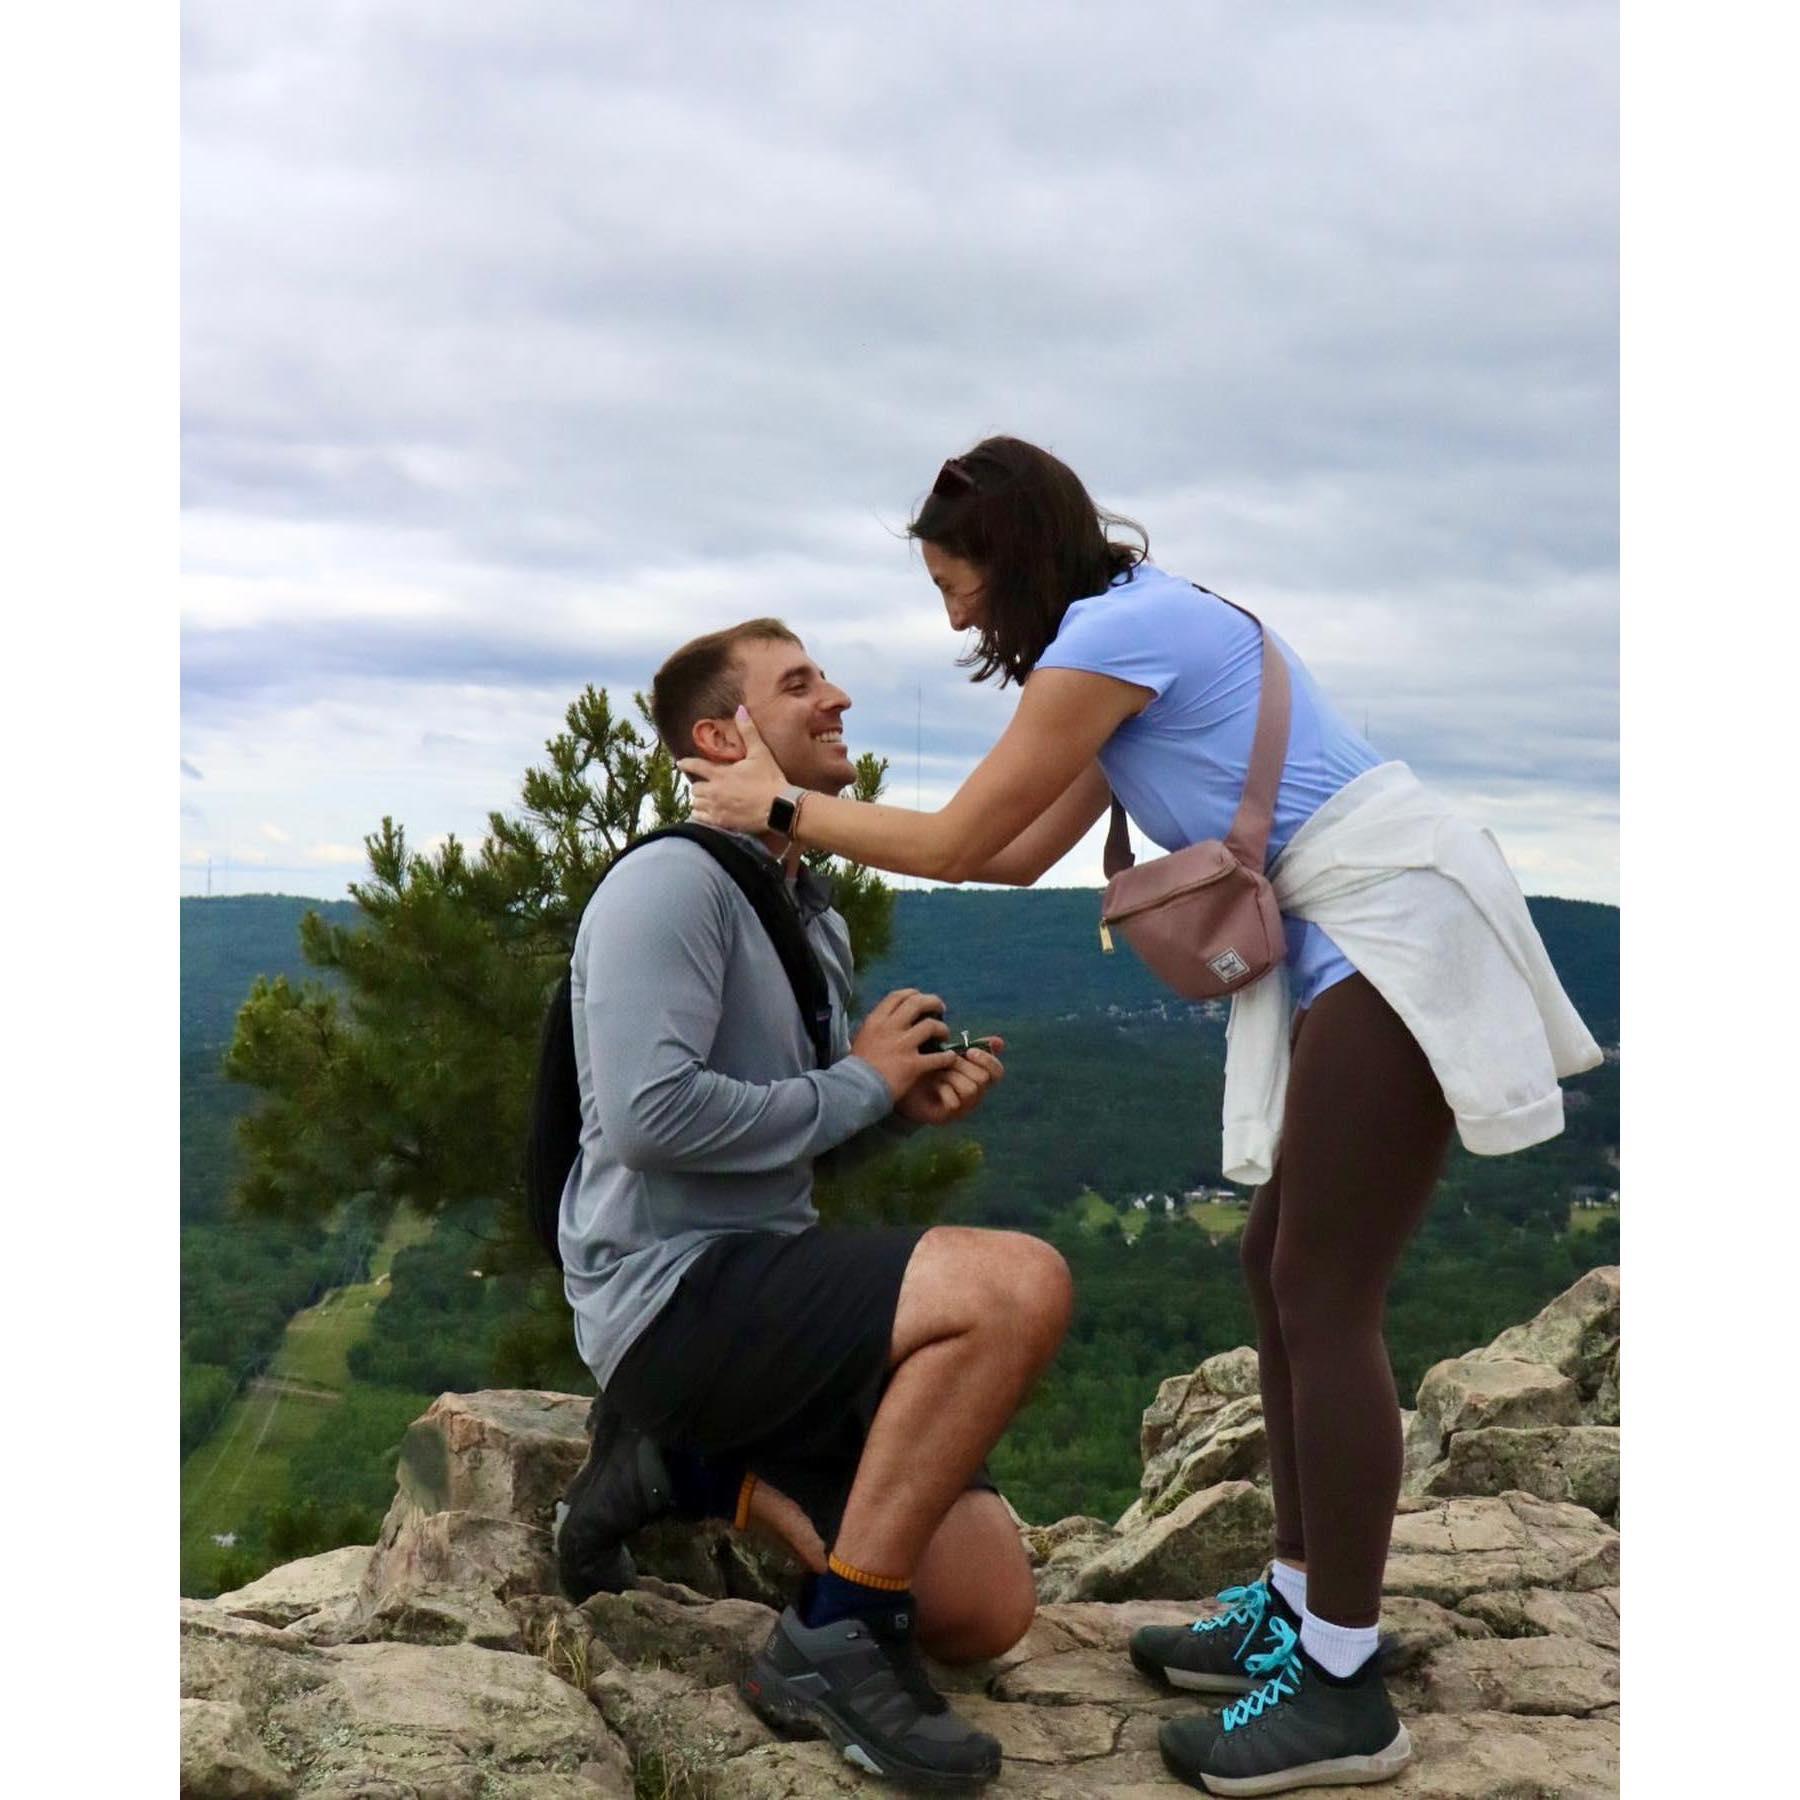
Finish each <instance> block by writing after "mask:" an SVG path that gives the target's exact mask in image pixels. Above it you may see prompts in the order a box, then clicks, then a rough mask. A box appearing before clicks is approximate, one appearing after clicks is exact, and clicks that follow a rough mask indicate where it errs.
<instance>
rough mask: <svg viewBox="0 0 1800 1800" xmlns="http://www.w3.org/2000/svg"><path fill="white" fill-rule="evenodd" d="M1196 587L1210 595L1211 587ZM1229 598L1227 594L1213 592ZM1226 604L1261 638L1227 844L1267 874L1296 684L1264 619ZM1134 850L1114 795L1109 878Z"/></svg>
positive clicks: (1105, 863) (1131, 860) (1130, 861)
mask: <svg viewBox="0 0 1800 1800" xmlns="http://www.w3.org/2000/svg"><path fill="white" fill-rule="evenodd" d="M1194 586H1195V587H1196V588H1199V591H1200V592H1201V593H1203V594H1212V589H1211V588H1203V587H1200V584H1199V583H1198V582H1195V583H1194ZM1212 597H1213V598H1214V599H1215V600H1225V596H1224V595H1223V594H1213V595H1212ZM1225 604H1226V605H1227V606H1229V607H1231V608H1233V609H1234V610H1235V611H1237V612H1241V613H1242V614H1243V615H1244V617H1245V618H1246V619H1248V620H1249V621H1250V623H1251V624H1252V625H1254V626H1255V627H1256V630H1257V635H1258V636H1259V637H1260V638H1261V639H1262V688H1261V691H1260V692H1259V694H1258V695H1257V704H1256V733H1255V736H1253V737H1252V738H1251V740H1250V766H1249V768H1248V769H1247V770H1246V771H1245V774H1244V792H1243V795H1242V797H1241V798H1240V799H1239V801H1238V809H1237V816H1236V817H1235V818H1234V819H1233V820H1232V821H1231V829H1230V830H1229V831H1228V832H1227V833H1226V834H1225V847H1226V849H1227V850H1229V851H1230V852H1231V854H1232V855H1233V856H1235V857H1236V858H1237V860H1238V861H1239V862H1241V863H1242V864H1244V866H1245V867H1246V868H1250V869H1254V870H1255V871H1256V872H1257V873H1258V874H1259V875H1260V874H1261V873H1263V863H1264V861H1265V859H1266V858H1267V856H1268V853H1269V833H1270V831H1271V830H1272V829H1273V827H1274V824H1275V798H1276V795H1277V794H1278V793H1279V792H1280V790H1281V772H1282V770H1283V769H1284V768H1285V767H1286V766H1287V749H1288V733H1289V728H1290V726H1291V725H1292V723H1293V705H1294V696H1293V684H1292V682H1291V681H1290V680H1289V679H1288V668H1287V658H1286V657H1284V656H1283V655H1282V654H1281V652H1280V651H1279V650H1277V649H1276V648H1275V641H1274V639H1272V638H1271V637H1270V636H1269V634H1268V632H1266V631H1265V630H1264V629H1263V622H1262V620H1261V619H1259V618H1258V617H1257V616H1256V614H1255V613H1253V612H1252V611H1251V610H1250V609H1249V608H1248V607H1247V606H1239V605H1238V603H1237V602H1236V601H1235V600H1225ZM1136 863H1137V858H1136V857H1135V856H1134V855H1133V854H1132V849H1131V828H1130V826H1129V825H1128V823H1127V822H1126V818H1125V808H1124V807H1123V806H1121V805H1120V804H1119V798H1118V796H1117V795H1116V794H1115V795H1114V796H1113V803H1112V823H1111V824H1110V825H1109V826H1108V827H1107V832H1106V853H1105V856H1104V858H1103V860H1102V864H1101V866H1102V868H1103V869H1104V870H1105V873H1106V879H1107V880H1108V881H1111V880H1112V878H1113V877H1114V876H1115V875H1117V874H1118V873H1120V871H1121V870H1124V869H1129V868H1133V867H1135V866H1136Z"/></svg>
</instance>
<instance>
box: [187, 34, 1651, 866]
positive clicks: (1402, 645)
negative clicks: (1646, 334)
mask: <svg viewBox="0 0 1800 1800" xmlns="http://www.w3.org/2000/svg"><path fill="white" fill-rule="evenodd" d="M186 30H187V39H186V59H187V72H186V80H185V86H184V113H185V152H184V183H185V222H184V290H185V296H186V303H185V319H184V338H185V345H184V378H185V383H186V396H185V399H186V409H185V410H186V428H185V438H184V441H185V464H186V497H187V512H186V515H185V517H186V525H185V531H184V559H185V565H186V576H185V581H184V590H185V591H184V602H183V605H184V656H185V670H184V688H183V692H184V733H183V739H184V750H185V751H186V752H187V754H188V755H189V757H191V758H192V762H191V764H190V765H189V767H190V769H192V770H193V771H196V772H197V770H198V768H200V767H204V768H205V769H206V771H207V780H208V784H209V793H208V800H209V815H210V822H209V826H208V828H209V830H211V831H212V832H213V835H214V836H215V837H216V838H218V839H220V841H223V840H224V837H225V834H226V833H227V832H228V831H229V832H235V833H237V834H238V841H242V838H243V837H244V836H248V835H251V834H253V833H254V830H255V827H256V823H257V821H259V820H261V819H263V818H266V817H268V816H269V815H270V814H271V813H275V812H276V811H277V809H279V816H280V817H281V818H282V819H283V820H284V822H285V824H284V829H288V830H290V831H292V832H293V833H295V834H296V838H297V840H312V841H317V842H319V843H321V844H336V845H339V846H343V845H346V844H349V843H353V842H355V841H356V840H357V839H358V838H360V836H361V834H362V833H364V832H366V831H368V830H370V829H372V828H373V827H374V826H375V824H376V823H377V822H378V821H379V819H380V817H381V816H382V814H383V813H393V814H394V815H395V816H397V817H400V818H402V819H403V820H405V821H406V822H407V823H408V825H409V826H410V827H411V828H412V829H413V831H414V832H415V834H416V835H417V836H418V837H419V838H420V839H421V840H423V839H424V838H425V837H427V836H430V835H433V834H437V833H441V832H444V831H448V830H456V831H458V832H459V833H461V834H463V835H465V836H478V835H479V830H480V824H481V820H482V818H483V817H484V815H485V813H486V811H487V810H488V809H489V808H490V807H492V806H495V805H503V804H506V803H507V802H508V801H510V799H511V798H512V796H513V794H514V791H515V788H516V783H517V779H518V776H519V774H520V772H521V771H522V769H523V768H524V766H525V764H526V763H527V762H530V761H532V760H534V759H535V758H536V757H537V756H538V754H539V753H540V750H541V746H542V742H543V739H544V738H545V737H546V736H548V735H549V734H550V733H551V732H552V731H554V730H556V729H557V728H558V726H559V723H560V715H561V712H562V708H563V706H564V705H565V704H566V703H567V701H568V700H569V699H570V698H571V697H572V696H573V694H574V693H575V692H576V691H577V689H578V688H579V687H580V686H581V684H582V683H583V682H584V681H587V680H594V681H596V682H601V683H604V684H605V685H608V686H609V687H612V688H614V689H615V690H617V691H619V692H620V693H621V694H624V693H628V692H629V690H630V689H631V688H633V687H641V686H643V685H645V684H646V683H647V681H648V678H649V675H650V672H651V671H652V670H653V669H654V667H655V665H656V663H657V662H658V661H659V660H660V659H661V657H662V655H663V654H665V653H666V652H667V650H669V649H670V648H672V647H673V646H674V645H675V644H676V643H677V642H679V641H681V640H682V639H683V638H685V637H687V636H689V635H691V634H693V633H694V632H697V631H700V630H705V629H710V628H712V627H714V626H716V625H718V624H720V623H723V622H725V621H727V620H729V619H732V618H740V617H744V616H748V615H750V614H753V613H759V612H773V613H776V614H778V615H780V616H782V617H785V618H787V619H788V620H789V621H790V623H792V624H794V625H795V626H796V628H797V629H799V630H800V631H801V632H802V633H803V635H805V636H806V637H807V639H808V642H809V644H811V646H812V647H813V649H814V650H815V653H817V654H819V655H820V656H821V659H822V660H824V661H825V663H826V666H827V668H829V669H830V670H831V672H832V673H833V675H834V676H837V677H838V678H840V679H843V680H845V681H846V682H847V683H848V684H849V685H850V687H851V691H852V693H853V694H854V695H855V697H856V698H857V701H858V706H857V709H856V711H855V713H854V714H853V715H852V718H851V727H852V732H853V736H854V737H855V738H856V740H857V742H858V745H859V747H872V748H875V749H877V750H880V751H881V752H883V753H885V754H888V755H890V756H892V757H893V758H894V759H895V762H896V766H897V767H898V766H899V765H900V764H901V763H902V762H904V761H906V760H908V759H909V758H910V755H911V751H912V745H913V737H914V729H915V713H916V709H917V706H918V704H919V699H920V696H921V695H922V697H923V703H924V708H925V714H926V721H927V726H928V729H929V734H930V737H931V740H932V742H933V743H934V745H935V746H936V748H937V751H938V754H939V755H940V756H941V757H942V758H943V767H942V769H941V778H942V781H943V782H944V783H946V784H948V783H953V782H954V780H956V779H958V778H960V776H961V775H962V774H963V773H966V771H967V769H968V768H969V767H970V766H972V764H973V762H974V760H975V759H976V758H977V757H978V756H979V755H980V753H981V752H982V750H983V749H984V748H985V747H986V746H987V745H988V744H989V743H991V742H992V741H993V738H994V736H995V735H997V732H998V730H999V728H1000V726H1001V724H1003V722H1004V719H1005V717H1006V715H1007V711H1008V708H1009V706H1010V700H1009V699H1003V698H1001V697H999V696H997V695H994V694H992V693H987V692H978V691H973V690H971V689H970V688H969V687H968V684H967V683H966V681H965V680H964V679H963V678H962V676H961V675H960V674H958V672H957V671H956V670H955V669H954V668H953V666H952V657H953V655H954V653H955V651H956V649H957V648H958V646H957V645H956V644H955V642H954V641H953V640H952V639H951V638H950V637H949V635H948V633H947V632H946V631H945V629H944V627H943V623H942V617H941V613H940V612H939V611H938V610H937V607H936V604H935V601H934V599H933V597H932V595H931V592H930V589H929V587H928V586H927V584H926V583H925V582H924V581H923V579H922V577H921V575H920V574H919V572H918V570H917V567H916V564H915V563H914V562H913V561H912V560H911V559H910V557H909V553H908V550H907V548H906V546H905V545H904V543H902V542H900V541H899V540H897V538H896V536H895V535H894V534H895V532H896V530H897V529H898V528H899V527H900V526H901V525H903V524H904V521H905V519H906V516H907V514H908V511H909V508H910V506H911V504H912V503H913V502H914V501H915V500H916V498H917V497H918V495H919V494H920V492H921V491H922V489H923V488H924V487H925V486H926V485H927V483H928V482H929V480H930V477H931V474H932V472H933V470H934V469H935V467H936V465H937V463H938V461H939V460H940V459H941V458H942V457H943V456H944V455H945V454H946V453H947V452H949V451H950V450H953V449H956V448H961V447H963V446H965V445H966V444H968V443H969V442H971V441H972V440H973V439H974V438H975V437H977V436H979V435H981V434H982V433H984V432H986V431H989V430H994V429H1008V430H1013V431H1016V432H1018V433H1020V434H1021V435H1024V436H1028V437H1033V438H1036V439H1038V440H1040V441H1044V442H1047V443H1049V444H1050V445H1051V446H1052V447H1053V448H1055V449H1057V450H1058V451H1059V453H1061V454H1063V455H1065V456H1066V457H1067V458H1068V459H1069V460H1070V461H1071V462H1072V463H1073V464H1074V466H1075V467H1076V468H1077V469H1078V471H1080V472H1081V473H1082V474H1083V475H1084V477H1085V478H1086V479H1087V480H1088V481H1089V483H1090V484H1091V485H1092V487H1093V488H1094V490H1095V492H1096V494H1097V496H1098V497H1099V498H1100V499H1101V500H1102V501H1104V502H1106V503H1107V504H1111V505H1115V506H1117V507H1119V508H1121V509H1122V510H1125V511H1127V512H1130V513H1132V514H1133V515H1134V516H1136V517H1139V518H1141V519H1143V520H1144V521H1145V523H1146V524H1147V525H1148V527H1149V529H1150V532H1151V536H1152V541H1153V544H1154V547H1155V550H1156V553H1157V555H1158V558H1159V560H1161V561H1163V562H1164V563H1165V565H1166V566H1169V567H1171V568H1174V569H1177V570H1179V571H1180V572H1182V573H1185V574H1188V575H1191V576H1193V577H1195V578H1197V579H1200V580H1203V581H1205V582H1207V583H1208V584H1209V585H1212V586H1215V587H1218V588H1219V589H1220V590H1221V591H1223V592H1225V593H1228V594H1231V595H1232V596H1233V597H1234V598H1239V599H1242V600H1243V601H1244V602H1245V603H1246V604H1249V605H1252V606H1254V607H1256V609H1257V610H1258V611H1259V612H1261V613H1262V614H1263V615H1264V616H1265V617H1267V618H1268V619H1269V620H1270V622H1271V623H1272V624H1274V625H1275V627H1276V628H1277V629H1278V630H1279V631H1281V632H1282V633H1283V635H1284V636H1286V637H1287V638H1288V640H1289V641H1290V642H1291V643H1293V644H1294V645H1295V647H1296V648H1297V649H1298V650H1299V651H1300V652H1301V654H1302V655H1303V656H1305V657H1306V658H1307V660H1308V662H1309V664H1310V665H1311V666H1312V667H1313V668H1314V670H1315V672H1316V673H1317V674H1318V675H1319V676H1320V679H1321V680H1322V681H1323V682H1324V683H1325V685H1326V687H1327V689H1328V691H1330V692H1331V693H1332V694H1333V695H1334V696H1335V697H1336V698H1337V699H1338V701H1339V703H1340V704H1341V705H1342V706H1343V707H1344V709H1345V710H1346V711H1347V712H1349V713H1350V714H1351V716H1352V717H1353V718H1356V719H1358V720H1359V721H1360V718H1361V716H1362V715H1363V714H1364V713H1367V714H1368V715H1369V717H1370V726H1371V732H1372V734H1373V735H1374V736H1375V739H1376V741H1377V742H1378V744H1380V745H1381V746H1382V747H1383V748H1384V749H1388V750H1390V751H1392V752H1393V753H1395V754H1400V755H1404V756H1406V757H1407V758H1408V759H1409V760H1411V761H1413V762H1414V764H1415V766H1417V767H1418V768H1419V769H1420V770H1421V772H1422V773H1425V774H1427V775H1430V776H1431V777H1433V778H1434V779H1439V780H1441V781H1443V782H1444V783H1445V784H1446V785H1448V786H1449V787H1451V789H1452V790H1453V791H1454V792H1457V793H1459V794H1466V795H1468V796H1470V797H1471V798H1474V797H1493V798H1494V799H1495V802H1496V804H1499V803H1500V798H1501V797H1503V796H1504V797H1506V798H1505V805H1506V809H1507V814H1508V818H1509V820H1513V821H1514V824H1513V827H1512V829H1510V831H1505V832H1502V837H1503V840H1504V841H1507V842H1508V843H1509V845H1510V844H1511V843H1512V842H1514V841H1515V840H1516V841H1517V842H1518V843H1519V844H1520V845H1521V846H1522V847H1523V849H1522V852H1521V854H1522V855H1523V854H1526V853H1528V854H1529V856H1530V857H1532V858H1539V859H1541V861H1540V863H1539V865H1538V866H1539V868H1541V871H1542V878H1543V880H1544V881H1545V882H1546V883H1554V882H1556V881H1568V882H1571V883H1573V882H1577V881H1579V882H1581V883H1582V884H1584V885H1583V887H1582V890H1581V891H1585V892H1590V893H1595V894H1597V895H1601V896H1606V897H1610V896H1612V895H1614V894H1616V829H1615V827H1614V825H1613V824H1612V823H1611V818H1612V809H1613V807H1614V806H1615V804H1616V798H1617V759H1616V749H1615V744H1614V737H1615V732H1616V679H1615V675H1616V656H1617V631H1618V617H1617V580H1616V547H1615V541H1614V535H1615V534H1614V520H1615V510H1616V498H1617V496H1616V487H1617V484H1616V472H1615V398H1614V388H1613V370H1614V360H1615V348H1616V346H1615V328H1614V315H1615V303H1616V284H1615V274H1614V235H1615V233H1614V209H1615V206H1616V180H1615V166H1614V164H1615V156H1614V135H1615V119H1614V114H1613V87H1614V37H1615V31H1616V20H1615V16H1614V12H1613V9H1611V8H1608V7H1602V6H1600V5H1598V4H1596V3H1594V0H1575V3H1572V4H1571V3H1567V0H1558V3H1555V4H1552V3H1551V0H1522V3H1521V4H1519V5H1517V6H1514V7H1509V8H1505V9H1496V8H1491V7H1481V6H1474V5H1471V4H1466V3H1461V0H1457V3H1450V4H1445V5H1443V6H1440V7H1436V8H1432V9H1428V10H1421V9H1416V8H1403V7H1397V6H1394V5H1392V4H1386V3H1360V4H1359V3H1357V0H1340V3H1334V4H1332V5H1330V6H1326V5H1324V4H1323V3H1322V0H1321V3H1319V4H1314V5H1306V4H1302V5H1297V6H1293V7H1287V8H1282V9H1279V10H1277V11H1274V12H1271V11H1270V10H1269V9H1261V8H1259V9H1255V10H1254V11H1253V12H1252V11H1250V10H1248V9H1244V8H1242V7H1238V6H1230V5H1224V4H1212V5H1200V6H1195V7H1191V8H1184V9H1170V8H1167V7H1164V6H1154V5H1150V4H1147V3H1140V4H1122V5H1120V6H1118V7H1116V8H1113V9H1111V10H1110V11H1109V14H1108V21H1107V29H1106V33H1105V38H1104V42H1103V43H1101V42H1098V41H1097V40H1096V36H1095V32H1094V25H1093V15H1092V12H1091V9H1088V8H1078V7H1076V6H1074V5H1072V4H1066V3H1064V4H1045V5H1043V6H1040V7H1038V8H1034V9H1033V12H1032V15H1031V30H1030V31H1029V32H1026V31H1022V30H1020V29H1019V19H1018V16H1017V15H1016V14H1012V15H1010V16H1009V14H1008V12H1007V11H1006V10H1005V9H1002V10H1000V11H998V12H984V11H982V10H980V9H974V10H971V9H968V8H966V7H951V6H949V5H947V4H943V3H941V0H938V3H926V4H917V5H909V6H908V7H906V8H904V9H901V8H898V7H894V6H882V5H877V6H872V7H867V8H857V9H844V8H841V7H826V6H824V5H822V4H805V3H802V4H797V5H795V6H792V7H786V8H783V9H781V10H780V13H779V15H775V14H764V13H761V12H758V11H757V10H756V9H746V8H741V7H727V6H723V5H712V6H705V5H698V4H696V5H694V6H691V7H687V8H683V9H681V11H680V14H679V16H678V15H676V14H675V13H672V12H670V11H669V10H668V9H662V8H652V7H648V6H643V5H639V6H630V5H627V6H624V7H613V8H606V9H596V8H592V7H589V6H587V5H585V4H576V3H575V0H566V3H552V0H528V3H527V4H523V5H521V6H518V7H513V8H507V9H504V10H502V11H495V10H493V9H491V8H488V7H484V6H477V5H476V4H474V0H437V3H434V4H433V5H431V6H429V7H426V6H424V5H422V4H395V5H391V6H388V7H384V8H382V9H379V10H377V11H375V12H370V11H369V10H368V9H366V8H362V7H358V6H352V5H350V4H349V0H327V3H323V4H320V3H316V0H309V3H308V4H305V5H301V4H300V3H299V0H269V4H267V5H265V6H261V7H258V8H256V9H254V10H246V9H243V8H237V7H228V6H224V5H221V4H219V3H218V0H195V3H194V4H193V5H192V6H190V8H189V11H188V14H187V17H186ZM215 788H221V789H223V790H224V792H223V793H222V795H221V797H220V798H219V799H218V801H217V802H215V801H214V789H215ZM189 829H190V830H192V829H197V826H196V825H195V823H194V822H193V821H190V822H189ZM184 841H186V842H187V843H188V846H189V850H190V851H191V850H192V849H193V848H194V847H195V840H193V839H189V840H184ZM355 855H356V856H357V857H359V858H360V855H361V852H360V851H357V852H356V853H355ZM1094 860H1095V871H1094V872H1095V875H1096V876H1097V858H1096V859H1094ZM1071 866H1073V864H1072V865H1071ZM1082 866H1085V865H1082ZM1524 873H1525V874H1526V877H1527V882H1528V885H1531V884H1532V883H1533V882H1534V880H1535V879H1536V877H1535V875H1534V872H1533V869H1532V868H1531V867H1529V866H1527V867H1525V869H1524ZM1564 891H1575V889H1574V888H1572V887H1571V888H1569V889H1565V890H1564Z"/></svg>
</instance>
